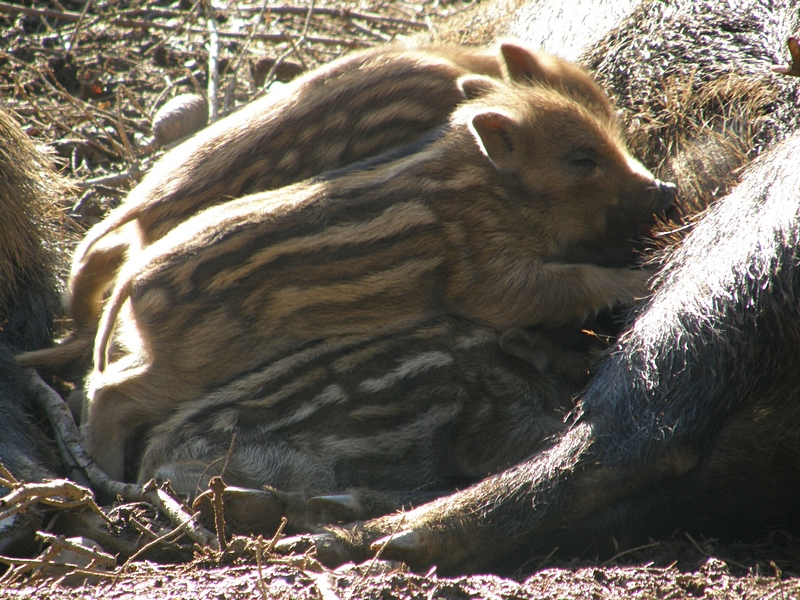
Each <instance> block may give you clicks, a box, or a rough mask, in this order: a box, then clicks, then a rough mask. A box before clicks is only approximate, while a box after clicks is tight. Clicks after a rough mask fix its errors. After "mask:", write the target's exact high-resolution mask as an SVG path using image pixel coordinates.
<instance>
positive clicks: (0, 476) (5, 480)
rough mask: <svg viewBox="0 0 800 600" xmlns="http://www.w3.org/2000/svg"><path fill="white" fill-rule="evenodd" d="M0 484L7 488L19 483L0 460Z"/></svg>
mask: <svg viewBox="0 0 800 600" xmlns="http://www.w3.org/2000/svg"><path fill="white" fill-rule="evenodd" d="M0 485H2V486H5V487H7V488H11V487H14V486H15V485H19V481H18V480H17V478H16V477H14V476H13V475H12V474H11V471H9V470H8V469H7V468H6V466H5V465H4V464H3V463H2V461H0Z"/></svg>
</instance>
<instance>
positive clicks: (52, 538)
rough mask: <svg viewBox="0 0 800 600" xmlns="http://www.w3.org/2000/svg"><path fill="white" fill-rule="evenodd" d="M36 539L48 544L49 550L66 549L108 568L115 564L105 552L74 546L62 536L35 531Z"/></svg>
mask: <svg viewBox="0 0 800 600" xmlns="http://www.w3.org/2000/svg"><path fill="white" fill-rule="evenodd" d="M36 537H38V538H39V539H41V540H43V541H45V542H49V543H50V546H51V548H56V549H57V550H61V549H62V548H66V549H67V550H72V551H73V552H75V553H76V554H83V555H84V556H88V557H89V558H91V559H92V560H97V561H100V562H102V563H105V564H106V565H108V566H109V567H113V566H114V565H116V564H117V559H116V558H114V557H113V556H112V555H110V554H107V553H105V552H100V551H99V550H95V549H94V548H87V547H86V546H82V545H81V544H76V543H75V542H71V541H69V540H67V539H64V537H63V536H60V535H53V534H51V533H46V532H44V531H37V532H36Z"/></svg>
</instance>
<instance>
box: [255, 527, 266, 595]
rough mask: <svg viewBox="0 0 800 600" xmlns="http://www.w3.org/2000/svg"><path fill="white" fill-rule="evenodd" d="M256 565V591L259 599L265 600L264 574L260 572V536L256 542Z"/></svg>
mask: <svg viewBox="0 0 800 600" xmlns="http://www.w3.org/2000/svg"><path fill="white" fill-rule="evenodd" d="M256 565H257V566H258V581H256V584H257V585H258V591H259V592H261V598H263V600H267V586H266V585H265V584H264V572H263V571H262V570H261V536H258V539H257V540H256Z"/></svg>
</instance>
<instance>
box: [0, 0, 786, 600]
mask: <svg viewBox="0 0 800 600" xmlns="http://www.w3.org/2000/svg"><path fill="white" fill-rule="evenodd" d="M466 5H467V3H463V2H461V1H460V0H457V1H453V2H449V1H445V0H426V1H408V2H403V1H399V0H386V1H380V0H361V1H350V0H341V1H336V2H327V1H322V0H320V1H316V2H313V3H311V2H309V1H308V0H305V1H303V0H287V1H285V2H282V3H280V4H270V5H264V4H263V3H259V2H250V1H249V0H239V1H236V0H232V1H230V2H225V1H219V2H214V3H213V4H212V5H206V4H204V3H202V2H197V3H194V2H192V1H191V0H180V1H178V2H172V1H170V0H164V1H159V0H122V1H98V0H95V1H93V2H91V1H90V2H83V1H72V0H61V1H58V0H53V1H45V0H41V1H40V0H26V1H25V2H24V3H20V4H6V3H3V2H0V100H1V101H2V104H3V106H4V107H6V108H7V109H11V110H12V111H13V112H14V113H16V115H17V116H18V117H19V120H20V122H21V123H22V124H23V127H24V129H25V131H26V132H27V133H28V134H29V135H30V136H31V137H32V138H33V139H34V140H35V141H36V142H37V143H38V144H40V145H41V146H42V147H43V148H46V149H47V151H48V152H49V153H50V154H51V156H52V157H53V160H54V161H55V162H56V163H57V164H58V166H59V168H60V169H61V171H62V172H63V174H64V175H65V176H66V177H67V178H68V179H69V180H70V181H71V182H72V183H74V185H75V190H76V192H75V196H74V197H72V198H67V199H65V200H64V201H63V214H64V223H63V227H64V229H65V231H73V232H75V231H77V232H81V231H83V230H85V229H86V228H88V227H90V226H91V225H93V224H94V223H96V222H98V221H99V220H100V219H101V218H102V217H103V216H104V215H105V214H106V213H107V212H108V211H109V210H110V209H111V208H113V207H115V206H116V205H117V204H119V202H120V200H121V199H122V198H123V197H124V196H125V194H126V193H127V192H128V190H129V189H130V188H131V187H133V186H134V185H135V184H136V182H137V181H138V180H139V179H140V178H141V176H142V174H144V173H146V172H147V170H148V169H149V167H150V166H151V165H152V163H153V162H154V161H155V160H156V159H157V158H158V157H159V156H160V155H161V154H162V153H163V148H164V146H166V147H169V145H170V144H171V143H173V142H172V141H170V135H169V132H170V128H171V127H173V128H174V127H179V126H167V132H168V133H167V134H164V135H166V137H163V136H162V135H160V136H159V138H158V141H156V139H155V138H154V136H153V124H154V117H156V113H157V111H158V109H159V108H161V106H163V105H164V104H165V103H166V102H167V101H168V100H169V99H170V98H172V97H174V96H176V95H178V94H183V93H193V94H197V95H198V96H200V97H203V98H204V99H205V101H206V102H207V98H208V90H209V84H211V87H212V88H216V89H217V96H218V97H219V98H220V101H219V107H218V109H217V113H218V115H219V116H224V115H225V114H227V113H229V112H230V111H231V110H233V109H234V108H235V107H237V106H240V105H242V104H243V103H245V102H247V101H249V100H252V99H254V98H256V97H258V96H259V95H261V94H264V93H269V90H270V89H274V86H280V85H281V82H285V81H289V80H291V79H292V78H293V77H294V76H296V75H297V74H299V73H301V72H303V71H305V70H307V69H310V68H313V67H315V66H316V65H319V64H322V63H324V62H327V61H329V60H331V59H333V58H336V57H337V56H340V55H341V54H343V53H345V52H347V51H348V50H350V49H352V48H359V47H367V46H371V45H374V44H379V43H382V42H385V41H389V40H391V39H393V38H395V37H396V36H398V35H413V34H414V33H416V32H420V31H424V30H426V29H428V28H430V27H435V24H436V23H437V22H439V21H440V20H441V19H443V18H445V17H447V16H448V15H450V14H453V13H456V12H458V11H461V10H464V9H465V7H466ZM212 64H216V65H217V71H218V77H217V78H213V77H210V76H209V75H208V74H209V73H210V72H211V69H210V67H209V65H212ZM209 80H211V81H209ZM191 109H192V107H191V106H189V105H183V107H182V108H181V109H180V110H179V111H177V112H173V113H170V115H171V116H168V119H176V118H179V117H180V113H181V112H186V111H189V110H191ZM206 113H207V109H206V107H205V106H203V105H202V104H201V111H200V114H201V115H202V116H203V117H204V115H205V114H206ZM176 115H178V116H177V117H176ZM160 118H161V117H159V119H160ZM203 120H204V118H202V119H201V121H203ZM190 121H191V119H190ZM169 122H171V121H169V120H168V121H167V123H169ZM179 123H180V121H179ZM174 135H179V133H178V134H174ZM71 237H74V236H69V235H65V237H64V239H65V240H68V239H70V238H71ZM69 245H70V244H69V243H68V242H65V244H64V251H65V252H68V251H69V250H70V248H69ZM183 548H184V551H183V554H182V556H183V560H184V562H180V563H173V564H156V563H154V562H145V561H138V560H136V561H131V562H128V563H127V564H124V565H122V566H116V567H113V568H110V570H106V571H98V570H97V568H96V567H91V568H90V569H88V570H87V571H86V572H85V573H84V574H83V575H81V574H80V573H78V572H76V571H74V570H71V571H69V572H68V573H65V572H64V571H58V570H55V569H53V568H52V565H49V566H48V565H38V564H34V563H31V564H29V565H27V566H26V568H25V569H18V571H17V572H18V573H19V576H18V577H16V576H15V577H11V576H10V575H11V574H12V571H7V572H6V574H5V575H4V576H3V577H2V578H0V599H5V598H38V599H43V600H46V599H62V598H63V599H74V598H103V599H104V600H112V599H117V598H120V599H121V598H175V599H178V598H193V599H195V598H215V599H234V598H259V597H262V598H298V599H299V598H325V599H330V598H380V599H389V598H453V599H457V598H519V599H528V598H531V599H532V598H690V597H691V598H780V599H788V598H800V578H798V575H800V540H797V539H796V538H794V537H791V536H788V535H786V534H782V533H776V534H773V535H771V536H769V538H767V539H765V540H763V543H761V544H757V545H754V544H748V545H743V544H739V545H736V544H720V543H718V542H717V541H715V540H694V539H691V538H688V537H685V536H682V535H680V534H676V536H675V538H674V539H672V540H668V541H662V542H653V543H652V544H651V545H649V546H647V547H644V548H641V549H638V550H636V551H632V552H626V553H623V554H621V555H619V556H618V557H615V558H614V559H612V560H611V561H608V562H599V561H596V560H587V559H583V560H582V561H581V562H578V561H572V562H564V560H563V559H559V560H555V559H553V558H552V557H536V558H532V559H531V560H530V561H529V562H528V563H527V564H526V567H525V568H524V569H523V570H522V571H520V572H517V573H514V574H512V575H511V576H509V577H507V578H503V577H499V576H495V575H485V576H472V577H462V578H456V579H446V578H439V577H438V576H437V575H436V574H435V573H428V574H427V575H420V574H412V573H409V572H408V571H407V570H406V569H405V568H404V567H403V566H402V565H393V564H389V563H386V562H383V561H380V560H375V561H372V562H370V563H367V564H365V565H362V566H360V567H356V566H352V565H349V566H345V567H342V568H340V569H337V570H335V571H330V570H327V569H324V568H323V567H321V566H320V565H319V564H318V563H316V561H314V560H313V557H293V558H285V557H277V556H274V555H271V554H269V553H268V552H266V553H265V554H264V555H263V557H262V555H261V553H260V552H257V553H255V554H253V553H252V552H250V553H249V554H248V553H243V554H241V555H238V556H236V557H222V558H220V557H219V555H214V554H213V553H209V552H208V551H207V550H195V552H194V560H191V556H192V552H191V544H190V543H189V544H184V546H183ZM186 548H189V550H188V551H186ZM187 558H188V562H187ZM2 560H3V558H2V557H0V561H2ZM173 560H174V559H173ZM120 562H123V561H120ZM13 564H15V565H16V567H15V568H18V567H19V566H20V565H21V564H23V563H20V562H19V561H17V562H16V563H13ZM43 567H47V568H46V569H44V570H42V568H43ZM23 571H24V573H23ZM1 572H2V571H1V570H0V573H1ZM67 575H69V578H68V579H66V580H65V579H64V577H65V576H67ZM84 576H86V577H88V579H86V580H85V581H82V580H83V578H84Z"/></svg>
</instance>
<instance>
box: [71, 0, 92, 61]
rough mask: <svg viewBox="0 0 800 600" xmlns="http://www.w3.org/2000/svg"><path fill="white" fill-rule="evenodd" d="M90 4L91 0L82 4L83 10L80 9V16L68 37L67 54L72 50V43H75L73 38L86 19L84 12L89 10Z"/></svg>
mask: <svg viewBox="0 0 800 600" xmlns="http://www.w3.org/2000/svg"><path fill="white" fill-rule="evenodd" d="M91 6H92V0H87V2H86V4H84V5H83V10H82V11H81V16H80V18H79V19H78V23H77V24H76V25H75V29H73V30H72V35H71V36H70V38H69V43H68V44H67V54H69V53H70V52H72V48H73V44H74V43H75V38H76V37H77V36H78V32H79V31H80V29H81V25H83V22H84V21H85V20H86V13H87V11H88V10H89V7H91Z"/></svg>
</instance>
